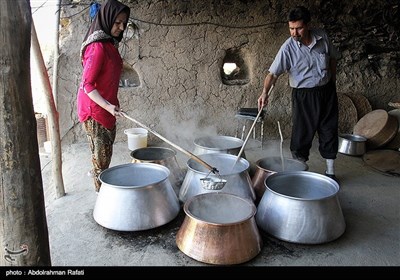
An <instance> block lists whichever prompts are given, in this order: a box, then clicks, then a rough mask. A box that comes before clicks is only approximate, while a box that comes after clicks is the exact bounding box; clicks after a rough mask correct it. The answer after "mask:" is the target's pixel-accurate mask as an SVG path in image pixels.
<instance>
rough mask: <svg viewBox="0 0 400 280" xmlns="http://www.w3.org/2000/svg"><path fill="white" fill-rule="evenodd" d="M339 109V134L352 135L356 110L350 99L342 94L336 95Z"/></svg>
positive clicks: (355, 120) (355, 121)
mask: <svg viewBox="0 0 400 280" xmlns="http://www.w3.org/2000/svg"><path fill="white" fill-rule="evenodd" d="M338 107H339V129H338V130H339V133H342V134H345V133H352V132H353V128H354V125H355V124H356V123H357V120H358V119H357V109H356V107H355V106H354V103H353V101H352V100H351V98H350V97H348V96H347V95H345V94H344V93H338Z"/></svg>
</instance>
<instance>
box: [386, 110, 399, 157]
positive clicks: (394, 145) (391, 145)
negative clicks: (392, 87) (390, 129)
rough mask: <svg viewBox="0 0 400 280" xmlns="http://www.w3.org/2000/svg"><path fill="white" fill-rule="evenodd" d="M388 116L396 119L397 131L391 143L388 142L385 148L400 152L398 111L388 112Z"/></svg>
mask: <svg viewBox="0 0 400 280" xmlns="http://www.w3.org/2000/svg"><path fill="white" fill-rule="evenodd" d="M388 114H389V115H391V116H394V117H396V118H397V122H398V123H399V128H398V130H397V134H396V136H394V138H393V139H392V141H390V142H389V143H388V144H387V145H386V146H385V148H386V149H393V150H398V151H400V109H394V110H391V111H389V112H388Z"/></svg>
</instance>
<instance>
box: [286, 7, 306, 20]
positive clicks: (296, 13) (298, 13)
mask: <svg viewBox="0 0 400 280" xmlns="http://www.w3.org/2000/svg"><path fill="white" fill-rule="evenodd" d="M298 20H302V21H303V22H304V23H305V24H307V23H309V22H310V21H311V14H310V11H309V10H308V9H307V8H306V7H304V6H297V7H294V8H293V9H292V10H290V12H289V15H288V21H298Z"/></svg>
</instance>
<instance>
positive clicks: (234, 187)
mask: <svg viewBox="0 0 400 280" xmlns="http://www.w3.org/2000/svg"><path fill="white" fill-rule="evenodd" d="M197 157H199V158H200V159H202V160H203V161H205V162H206V163H208V164H209V165H211V166H212V167H215V168H217V169H218V170H219V176H218V174H214V173H212V172H210V170H208V169H207V168H206V167H204V166H203V165H202V164H200V163H198V162H197V161H196V160H195V159H189V160H188V161H187V172H186V176H185V178H184V179H183V183H182V186H181V189H180V191H179V200H180V201H181V202H186V201H187V200H188V199H189V198H191V197H193V196H195V195H198V194H202V193H208V192H224V193H230V194H234V195H237V196H239V197H242V198H245V199H248V200H250V201H252V202H254V200H255V198H256V196H255V193H254V190H253V186H252V184H251V178H250V175H249V172H248V169H249V166H250V164H249V162H248V161H247V160H246V159H244V158H239V160H238V161H237V162H236V160H237V156H234V155H230V154H220V153H210V154H202V155H198V156H197ZM235 162H236V164H235ZM206 177H207V178H211V179H212V180H213V181H215V182H218V181H219V180H226V184H225V186H224V187H223V188H222V189H221V190H211V189H207V188H204V187H203V184H202V180H200V179H204V178H206Z"/></svg>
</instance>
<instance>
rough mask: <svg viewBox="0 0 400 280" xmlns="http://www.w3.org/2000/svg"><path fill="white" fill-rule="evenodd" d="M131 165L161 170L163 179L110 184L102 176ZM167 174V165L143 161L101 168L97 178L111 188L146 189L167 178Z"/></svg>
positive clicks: (168, 173) (168, 172)
mask: <svg viewBox="0 0 400 280" xmlns="http://www.w3.org/2000/svg"><path fill="white" fill-rule="evenodd" d="M131 166H135V167H140V168H148V169H152V170H161V171H162V172H164V176H163V179H161V180H155V181H153V182H149V183H147V184H144V185H129V186H127V185H115V184H111V183H109V182H107V181H105V180H104V176H106V175H107V173H109V172H113V171H115V170H118V169H122V168H128V167H131ZM169 175H170V171H169V169H168V168H167V167H165V166H162V165H160V164H156V163H150V162H143V163H125V164H120V165H116V166H113V167H110V168H108V169H106V170H103V171H102V172H101V173H100V174H99V180H100V182H101V183H102V184H104V186H108V187H111V188H119V189H147V188H153V187H154V185H155V184H159V183H161V182H164V181H165V180H169V178H168V177H169Z"/></svg>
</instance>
